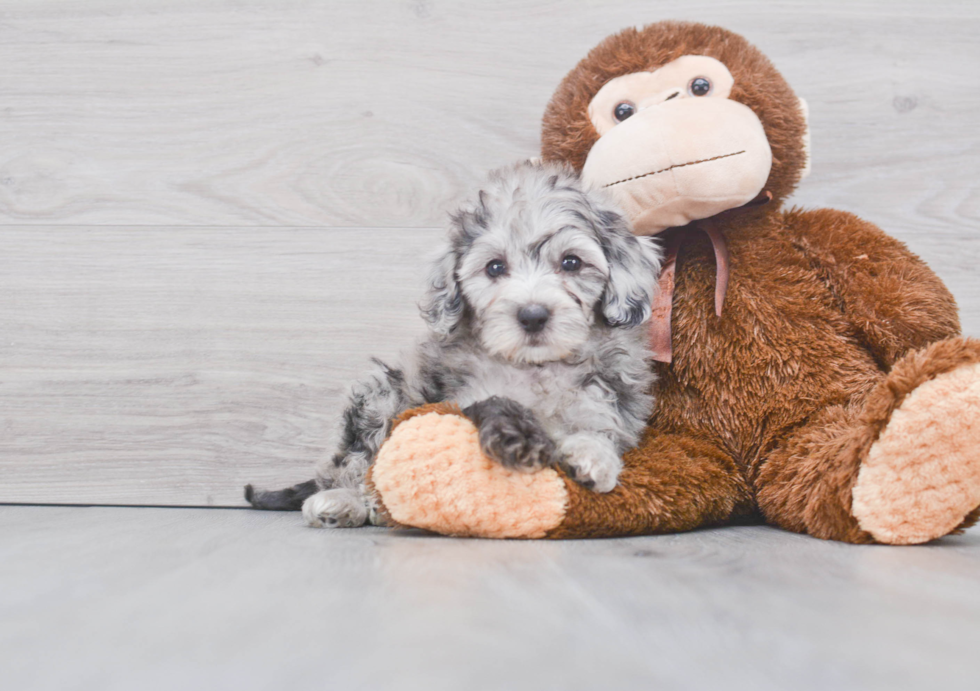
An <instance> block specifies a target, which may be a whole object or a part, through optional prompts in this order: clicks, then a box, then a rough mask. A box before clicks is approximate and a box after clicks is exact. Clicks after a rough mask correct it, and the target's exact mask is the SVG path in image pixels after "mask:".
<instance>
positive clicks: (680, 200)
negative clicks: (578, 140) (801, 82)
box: [582, 98, 772, 235]
mask: <svg viewBox="0 0 980 691" xmlns="http://www.w3.org/2000/svg"><path fill="white" fill-rule="evenodd" d="M771 167H772V151H771V150H770V148H769V142H768V140H767V139H766V133H765V131H764V130H763V128H762V123H761V122H760V121H759V119H758V118H757V117H756V116H755V114H754V113H753V112H752V110H751V109H749V108H748V107H747V106H744V105H742V104H741V103H738V102H736V101H732V100H729V99H727V98H711V99H692V98H679V99H676V100H673V101H668V102H666V103H662V104H660V105H656V106H653V107H650V108H645V109H643V110H641V111H640V112H639V113H637V114H636V115H634V116H632V117H630V118H629V119H628V120H625V121H624V122H621V123H619V124H618V125H616V126H615V127H614V128H612V129H611V130H609V131H608V132H606V133H605V134H604V135H603V136H602V137H600V138H599V141H598V142H596V144H595V146H593V147H592V150H591V151H590V152H589V157H588V159H587V160H586V162H585V166H584V167H583V169H582V177H583V179H584V180H585V181H586V182H588V183H589V184H591V185H593V186H596V187H604V188H606V189H608V190H609V191H610V192H611V193H612V194H613V196H614V197H615V199H616V201H617V202H618V203H619V204H620V205H621V206H622V207H623V210H624V211H625V212H626V213H627V214H628V215H629V217H630V219H631V220H632V222H633V226H634V232H636V233H637V234H638V235H654V234H656V233H659V232H661V231H662V230H665V229H666V228H671V227H674V226H683V225H687V224H688V223H690V222H691V221H697V220H700V219H703V218H709V217H711V216H714V215H715V214H718V213H721V212H722V211H726V210H728V209H733V208H735V207H738V206H742V205H743V204H746V203H748V202H750V201H751V200H753V199H755V198H756V196H758V194H759V193H760V192H761V191H762V189H763V187H764V186H765V184H766V180H767V179H768V178H769V170H770V168H771Z"/></svg>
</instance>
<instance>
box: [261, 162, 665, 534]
mask: <svg viewBox="0 0 980 691" xmlns="http://www.w3.org/2000/svg"><path fill="white" fill-rule="evenodd" d="M660 264H661V252H660V249H659V245H658V244H657V243H656V241H654V240H650V239H648V238H638V237H636V236H634V235H633V234H632V233H631V232H630V228H629V226H628V223H627V221H626V220H625V219H624V218H623V216H622V215H621V214H620V213H619V211H617V210H616V208H615V207H614V206H613V205H612V203H611V202H610V201H609V200H608V199H607V198H606V196H605V195H604V194H603V193H601V192H596V191H588V190H586V189H584V188H583V185H582V183H581V181H580V180H579V178H578V176H577V175H576V174H575V173H574V172H572V171H571V170H569V169H567V168H562V167H555V166H548V165H542V164H537V163H530V162H528V163H523V164H520V165H517V166H514V167H511V168H507V169H505V170H502V171H498V172H496V173H494V174H492V175H491V177H490V180H489V182H488V184H487V186H486V189H484V190H483V191H482V192H480V194H479V197H478V200H477V201H476V202H475V203H474V204H472V205H470V206H468V207H464V208H463V209H461V210H460V211H459V212H458V213H456V214H455V215H454V216H453V219H452V225H451V227H450V232H449V244H448V247H446V249H445V250H444V251H443V253H442V254H441V256H440V258H439V259H438V260H437V261H436V262H435V264H434V266H433V270H432V273H431V276H430V280H429V288H428V291H427V294H426V296H425V298H424V301H423V304H422V305H421V309H422V316H423V317H424V318H425V320H426V322H427V323H428V326H429V334H428V337H427V338H426V339H425V340H423V341H422V342H421V343H420V344H419V345H418V346H417V347H416V349H415V351H414V352H413V353H412V355H411V357H409V358H406V359H405V361H404V362H402V363H399V365H398V366H397V367H396V366H389V365H386V364H384V363H382V362H380V361H375V362H376V365H377V367H376V369H375V370H374V371H373V372H372V373H371V374H370V375H369V376H367V377H366V378H365V379H364V380H362V381H360V382H359V383H357V384H356V385H355V386H354V387H353V389H352V390H351V393H350V400H349V405H348V407H347V409H346V410H345V411H344V417H343V424H342V426H341V432H340V441H339V448H338V450H337V453H336V454H335V455H334V456H333V457H332V458H331V459H329V460H327V461H326V462H325V463H323V464H322V466H321V467H320V468H318V471H317V478H316V479H315V480H310V481H309V482H305V483H302V484H300V485H296V486H295V487H291V488H288V489H284V490H279V491H273V492H263V491H254V490H253V489H252V486H251V485H249V486H247V487H246V488H245V496H246V498H247V499H248V500H249V502H251V504H252V505H253V506H255V507H256V508H260V509H277V510H290V509H292V510H296V509H299V508H300V507H302V510H303V514H304V516H305V518H306V520H307V521H308V522H309V524H310V525H312V526H316V527H324V526H327V527H353V526H359V525H363V524H364V523H365V522H366V521H367V520H368V519H369V516H370V514H371V507H370V500H369V498H368V497H366V496H365V491H364V478H365V475H366V473H367V470H368V467H369V466H370V464H371V463H372V462H373V461H374V458H375V455H376V454H377V452H378V449H379V448H380V446H381V444H382V442H383V441H384V440H385V437H386V436H387V434H388V432H389V430H390V425H391V421H392V419H393V418H395V417H396V416H398V415H399V414H400V413H402V412H404V411H405V410H408V409H409V408H413V407H415V406H419V405H422V404H425V403H434V402H438V401H453V402H455V403H457V404H458V405H459V406H460V407H461V408H462V409H463V412H464V414H465V415H467V416H468V417H469V418H470V419H471V420H472V421H473V422H474V424H475V425H476V426H477V427H478V429H479V433H480V445H481V447H482V449H483V451H484V452H485V453H486V454H487V455H488V456H489V457H491V458H494V459H496V460H497V461H499V462H500V463H502V464H504V465H505V466H509V467H514V468H525V469H534V468H539V467H541V466H544V465H549V464H557V465H561V466H562V467H563V468H565V469H566V470H567V471H568V472H569V474H570V475H571V476H572V477H573V478H575V480H577V481H578V482H580V483H582V484H584V485H586V486H588V487H591V488H592V489H594V490H595V491H597V492H608V491H610V490H612V489H613V487H615V486H616V480H617V478H618V476H619V472H620V470H621V469H622V454H623V452H624V451H625V450H626V449H627V448H629V447H631V446H633V445H635V444H636V442H637V441H638V439H639V435H640V433H641V431H642V430H643V428H644V426H645V424H646V421H647V418H648V416H649V414H650V411H651V409H652V406H653V398H652V396H651V394H650V389H651V385H652V383H653V373H652V371H651V368H650V366H649V362H648V361H647V360H648V356H649V353H648V351H647V349H646V333H645V332H646V329H644V328H643V327H642V326H641V324H642V323H643V322H644V321H645V320H646V319H647V318H648V317H649V316H650V302H651V298H652V291H653V290H654V288H655V282H656V277H657V275H658V273H659V271H660Z"/></svg>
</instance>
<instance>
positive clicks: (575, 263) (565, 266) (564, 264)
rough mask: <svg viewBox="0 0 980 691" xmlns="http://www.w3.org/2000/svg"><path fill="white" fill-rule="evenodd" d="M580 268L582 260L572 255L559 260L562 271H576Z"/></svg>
mask: <svg viewBox="0 0 980 691" xmlns="http://www.w3.org/2000/svg"><path fill="white" fill-rule="evenodd" d="M581 268H582V260H581V259H579V258H578V257H576V256H575V255H574V254H566V255H565V256H564V257H563V258H562V260H561V270H562V271H578V270H579V269H581Z"/></svg>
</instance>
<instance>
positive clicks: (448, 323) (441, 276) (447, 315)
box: [419, 245, 463, 336]
mask: <svg viewBox="0 0 980 691" xmlns="http://www.w3.org/2000/svg"><path fill="white" fill-rule="evenodd" d="M457 260H458V257H457V254H456V250H455V249H454V248H453V247H452V245H448V246H447V247H446V248H444V250H443V251H442V252H441V253H440V254H439V258H438V259H436V261H435V262H433V264H432V268H431V269H430V270H429V280H428V287H427V288H426V291H425V295H424V296H423V298H422V302H421V303H420V304H419V309H420V310H421V311H422V318H423V319H425V321H426V322H427V323H428V324H429V328H430V329H432V330H433V331H434V332H435V333H437V334H438V335H440V336H448V335H449V334H450V333H452V332H453V330H454V329H455V328H456V327H457V326H458V325H459V322H460V320H461V319H462V317H463V293H462V291H461V290H460V287H459V281H458V280H457V278H456V263H457Z"/></svg>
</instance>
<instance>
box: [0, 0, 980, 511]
mask: <svg viewBox="0 0 980 691" xmlns="http://www.w3.org/2000/svg"><path fill="white" fill-rule="evenodd" d="M664 18H679V19H690V20H697V21H703V22H707V23H715V24H720V25H723V26H727V27H729V28H731V29H733V30H736V31H738V32H741V33H743V34H745V35H746V36H747V37H749V38H750V40H752V41H753V42H754V43H756V44H757V45H758V46H759V47H760V48H762V49H763V50H764V51H765V52H766V53H767V54H768V55H769V56H770V57H771V58H772V59H773V60H774V61H775V63H776V65H777V66H778V67H779V68H780V69H781V70H782V72H783V73H784V74H785V75H786V76H787V78H788V79H789V80H790V83H791V84H793V85H794V87H795V88H796V89H797V91H798V93H799V94H800V95H801V96H803V97H804V98H806V99H807V101H808V102H809V105H810V114H811V123H812V133H813V149H814V157H813V163H814V168H813V175H812V176H811V177H810V178H809V179H808V180H806V181H805V182H804V184H803V186H802V188H801V189H800V191H799V192H798V193H797V195H796V197H795V198H794V200H793V201H794V202H795V203H797V204H801V205H804V206H810V207H814V206H833V207H837V208H842V209H847V210H850V211H854V212H856V213H859V214H860V215H862V216H864V217H866V218H868V219H869V220H871V221H874V222H876V223H878V224H879V225H881V226H882V227H884V228H886V229H887V230H889V231H890V232H891V233H893V234H894V235H896V236H897V237H899V238H901V239H902V240H904V241H906V242H907V243H908V244H909V245H910V246H911V247H912V248H913V249H914V250H915V251H916V252H918V253H920V254H921V255H922V256H923V257H924V258H925V259H926V260H927V261H929V262H930V263H931V264H932V265H933V266H934V267H935V268H936V270H937V271H938V272H939V273H940V275H942V276H943V278H944V279H946V281H947V282H948V284H949V285H950V287H951V288H952V290H953V291H954V293H955V294H956V296H957V298H958V299H959V301H960V304H961V309H962V315H963V322H964V328H965V330H966V332H967V333H970V334H980V280H978V278H977V272H976V270H975V268H974V267H975V266H976V265H977V264H978V260H980V242H978V238H980V127H978V123H980V121H978V117H977V113H978V112H980V70H978V69H977V68H978V66H980V41H978V40H977V38H976V37H977V36H978V35H980V4H978V3H976V2H972V1H966V2H946V3H941V2H935V1H930V2H927V1H925V0H917V1H915V2H901V1H896V0H878V1H875V2H869V1H861V0H830V1H827V2H820V3H816V2H812V1H810V2H789V1H772V0H745V1H742V2H736V3H733V2H729V1H726V0H718V1H703V2H680V1H678V2H673V1H671V2H666V1H664V2H658V1H655V0H622V1H611V2H601V3H596V2H585V1H576V2H561V3H559V2H548V1H543V0H534V1H525V2H494V3H478V2H469V3H462V2H449V1H448V0H446V1H444V2H439V1H433V2H429V1H427V0H417V1H414V2H380V1H375V0H358V2H312V1H301V0H283V1H281V2H276V3H267V2H253V1H252V0H234V1H233V0H141V1H139V2H127V1H124V0H75V1H59V0H51V1H47V2H35V1H34V0H0V501H7V502H50V503H61V502H63V503H118V504H163V505H227V506H235V505H241V504H242V501H241V498H240V487H241V485H242V484H243V483H244V482H246V481H257V482H259V483H260V484H274V483H276V482H286V481H298V480H302V479H305V478H306V477H308V473H309V467H310V466H311V464H312V463H313V462H314V460H315V459H316V458H317V457H319V456H320V455H321V454H323V453H325V452H326V450H327V449H328V447H329V444H330V433H331V429H332V428H333V426H334V424H335V418H336V415H337V412H338V406H339V402H340V399H339V397H340V395H341V393H342V391H343V388H344V387H345V386H346V385H347V384H348V383H349V382H350V380H351V379H352V378H353V377H354V376H356V374H357V372H358V371H359V370H360V369H361V368H362V367H363V366H364V364H365V362H366V360H367V357H368V355H369V354H377V355H380V356H390V355H392V354H394V353H396V352H397V351H398V350H399V349H400V348H402V347H404V346H406V345H408V344H409V343H410V342H411V339H412V334H414V333H415V332H417V330H419V328H420V323H419V320H418V318H417V316H416V315H415V310H414V303H415V300H416V299H417V297H418V294H419V291H420V286H421V283H420V274H421V269H420V265H421V264H422V263H423V262H424V258H425V256H426V255H427V253H428V252H429V251H430V249H431V247H432V246H433V244H434V243H435V242H436V240H437V239H438V237H439V236H440V234H441V230H440V227H441V226H442V224H443V222H444V219H445V217H446V213H447V211H448V210H450V209H451V208H452V206H453V204H454V203H455V202H456V201H457V200H458V199H460V198H461V196H463V195H465V194H467V193H469V192H471V191H472V190H473V188H474V187H475V186H476V185H477V184H478V183H479V180H480V179H481V178H482V177H483V175H484V174H485V172H486V171H487V170H488V169H490V168H493V167H496V166H499V165H502V164H505V163H507V162H510V161H513V160H515V159H518V158H522V157H527V156H532V155H534V154H535V153H536V152H537V149H538V123H539V119H540V115H541V113H542V111H543V109H544V106H545V104H546V102H547V100H548V98H549V96H550V94H551V92H552V90H553V88H554V87H555V85H556V84H557V83H558V81H559V80H560V79H561V77H562V76H563V75H564V73H565V72H566V71H567V70H568V69H569V68H571V67H572V66H573V65H574V64H575V62H576V61H577V60H578V59H579V58H580V57H582V56H583V55H584V54H585V52H586V51H587V50H588V49H589V48H590V47H591V46H592V45H594V44H595V43H596V42H597V41H598V40H600V39H601V38H602V37H604V36H605V35H607V34H609V33H612V32H614V31H616V30H617V29H619V28H622V27H625V26H630V25H634V24H642V23H646V22H650V21H656V20H659V19H664Z"/></svg>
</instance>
